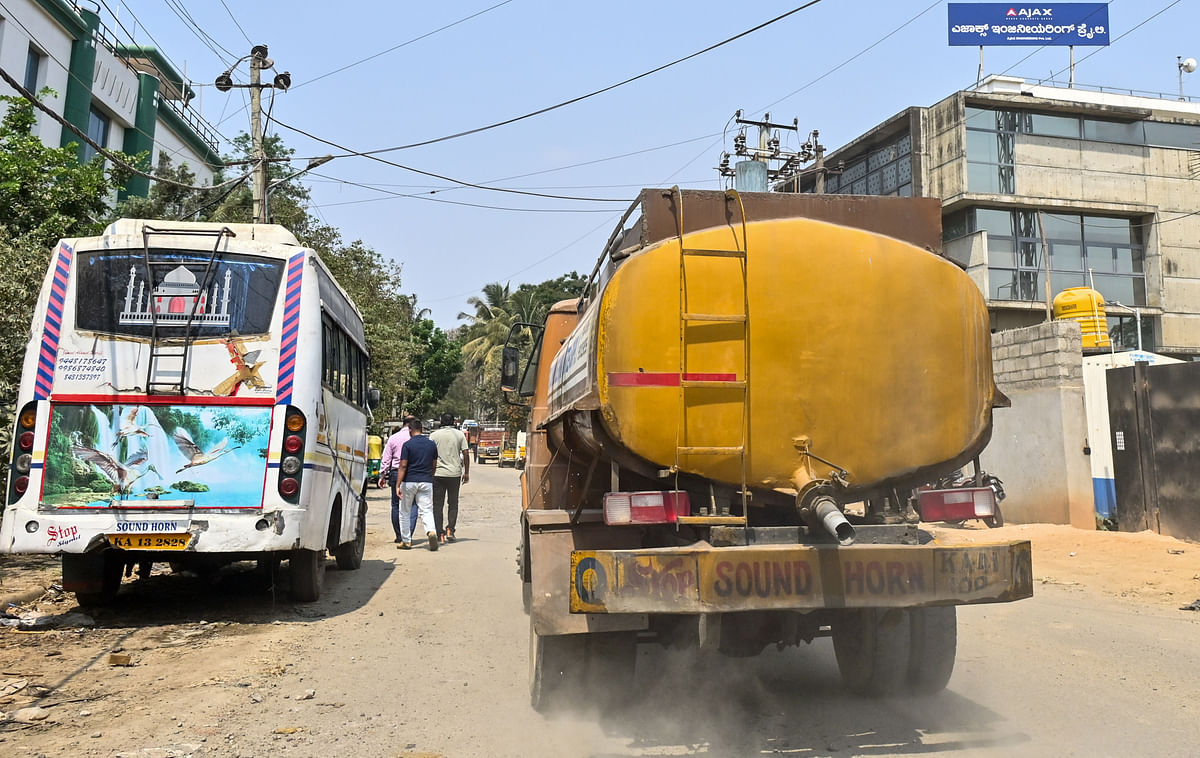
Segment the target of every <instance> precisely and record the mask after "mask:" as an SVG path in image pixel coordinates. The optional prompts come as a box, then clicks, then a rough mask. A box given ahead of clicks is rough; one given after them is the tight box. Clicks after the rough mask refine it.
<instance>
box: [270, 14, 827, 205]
mask: <svg viewBox="0 0 1200 758" xmlns="http://www.w3.org/2000/svg"><path fill="white" fill-rule="evenodd" d="M819 1H820V0H814V2H819ZM271 120H272V121H274V122H275V123H276V124H278V125H280V126H282V127H283V128H284V129H289V130H291V131H293V132H296V133H297V134H303V135H304V136H305V137H308V138H309V139H312V140H316V141H317V142H320V143H322V144H325V145H329V146H330V147H336V148H337V149H338V150H342V151H344V152H347V153H349V154H350V155H353V156H357V157H361V158H370V159H371V160H373V161H378V162H380V163H383V164H385V165H388V166H394V167H395V168H401V169H404V170H405V171H411V172H413V173H414V174H420V175H422V176H428V177H432V178H434V179H441V180H442V181H446V182H450V183H452V184H461V185H462V186H464V187H472V188H474V189H481V190H488V191H490V192H506V193H510V194H513V195H528V196H530V197H544V198H549V199H551V200H580V201H584V202H591V203H626V202H628V199H627V198H616V197H578V196H575V195H551V194H547V193H544V192H527V191H525V190H518V189H510V188H507V187H488V186H485V185H483V184H475V183H474V182H467V181H463V180H462V179H454V178H452V177H449V176H445V175H443V174H435V173H433V172H432V171H423V170H421V169H419V168H413V167H412V166H405V165H404V164H402V163H396V162H395V161H389V160H388V159H387V158H380V157H379V156H378V155H372V154H371V153H362V152H359V151H357V150H353V149H351V148H348V147H346V146H345V145H339V144H338V143H336V142H333V141H330V140H327V139H322V138H321V137H318V136H316V135H315V134H310V133H309V132H306V131H304V130H303V129H300V128H297V127H295V126H290V125H288V124H285V123H283V122H282V121H280V120H279V119H277V118H274V117H272V118H271ZM375 152H379V151H375Z"/></svg>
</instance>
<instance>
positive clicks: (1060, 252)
mask: <svg viewBox="0 0 1200 758" xmlns="http://www.w3.org/2000/svg"><path fill="white" fill-rule="evenodd" d="M1049 244H1050V267H1051V268H1052V269H1054V270H1056V271H1082V270H1083V247H1081V246H1080V245H1078V244H1073V243H1070V242H1051V243H1049Z"/></svg>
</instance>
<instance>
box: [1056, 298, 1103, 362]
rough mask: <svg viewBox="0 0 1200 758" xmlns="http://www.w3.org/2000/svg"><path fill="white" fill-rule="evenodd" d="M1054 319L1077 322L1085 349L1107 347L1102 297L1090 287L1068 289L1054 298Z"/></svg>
mask: <svg viewBox="0 0 1200 758" xmlns="http://www.w3.org/2000/svg"><path fill="white" fill-rule="evenodd" d="M1054 318H1055V319H1072V320H1075V321H1078V322H1079V328H1080V330H1081V331H1082V332H1083V346H1084V347H1085V348H1089V347H1091V348H1095V347H1109V346H1110V345H1111V342H1110V341H1109V339H1108V319H1107V318H1106V317H1105V313H1104V295H1101V294H1100V293H1099V292H1097V291H1096V290H1094V289H1092V288H1091V287H1068V288H1066V289H1065V290H1063V291H1062V292H1060V293H1058V295H1057V296H1056V297H1055V298H1054Z"/></svg>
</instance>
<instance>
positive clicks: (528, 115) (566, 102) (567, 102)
mask: <svg viewBox="0 0 1200 758" xmlns="http://www.w3.org/2000/svg"><path fill="white" fill-rule="evenodd" d="M819 2H821V0H809V2H807V3H804V4H803V5H801V6H799V7H798V8H793V9H792V10H790V11H788V12H786V13H782V14H780V15H778V16H776V17H775V18H772V19H770V20H769V21H764V22H763V23H761V24H759V25H758V26H754V27H751V28H750V29H747V30H746V31H744V32H740V33H738V34H735V35H733V36H732V37H728V38H726V39H724V40H721V41H720V42H717V43H715V44H712V45H709V46H708V47H706V48H704V49H703V50H697V51H696V52H694V53H690V54H688V55H685V56H683V57H682V58H676V59H675V60H673V61H671V62H670V63H664V64H663V65H661V66H658V67H656V68H652V69H650V70H649V71H644V72H642V73H640V74H638V75H636V76H631V77H629V78H628V79H624V80H622V81H619V82H617V83H616V84H610V85H608V86H607V87H603V88H601V89H598V90H593V91H592V92H588V93H587V94H585V95H579V96H578V97H573V98H571V99H570V100H564V101H562V102H561V103H556V104H554V105H548V106H546V107H545V108H539V109H537V110H536V111H531V112H529V113H526V114H524V115H522V116H514V117H513V118H509V119H505V120H503V121H497V122H496V123H494V124H488V125H487V126H480V127H476V128H474V129H468V130H466V131H462V132H456V133H454V134H447V135H445V136H443V137H436V138H434V139H428V140H424V141H422V142H412V143H409V144H407V145H397V146H396V147H385V148H381V149H379V150H370V151H367V152H365V153H361V154H362V155H372V154H375V153H390V152H393V151H395V150H408V149H409V148H413V147H423V146H425V145H433V144H436V143H438V142H446V141H447V140H452V139H458V138H459V137H466V136H467V135H470V134H478V133H480V132H486V131H488V130H489V129H496V128H498V127H501V126H508V125H509V124H515V123H516V122H518V121H524V120H525V119H527V118H533V117H534V116H540V115H542V114H543V113H549V112H550V111H555V110H558V109H559V108H565V107H566V106H568V105H574V104H575V103H578V102H581V101H583V100H587V99H588V98H590V97H595V96H596V95H601V94H604V93H605V92H609V91H611V90H614V89H617V88H618V87H623V86H625V85H626V84H630V83H632V82H636V81H637V80H639V79H645V78H646V77H647V76H650V75H651V74H657V73H658V72H660V71H665V70H666V69H668V68H671V67H672V66H676V65H678V64H680V63H683V62H684V61H689V60H691V59H692V58H696V57H698V56H701V55H704V54H705V53H708V52H711V51H713V50H716V49H717V48H719V47H724V46H725V45H728V44H729V43H731V42H735V41H737V40H739V39H741V38H742V37H745V36H747V35H749V34H753V33H754V32H757V31H759V30H760V29H764V28H766V27H768V26H770V25H772V24H774V23H777V22H779V21H782V20H783V19H785V18H787V17H788V16H792V15H795V14H797V13H799V12H800V11H802V10H805V9H807V8H811V7H812V6H814V5H816V4H817V3H819ZM280 126H282V124H280Z"/></svg>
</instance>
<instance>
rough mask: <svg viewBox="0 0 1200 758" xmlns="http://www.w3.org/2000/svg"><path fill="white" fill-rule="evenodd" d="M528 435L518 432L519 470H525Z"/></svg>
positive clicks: (517, 463)
mask: <svg viewBox="0 0 1200 758" xmlns="http://www.w3.org/2000/svg"><path fill="white" fill-rule="evenodd" d="M527 438H528V435H527V434H526V433H525V432H523V431H521V432H517V461H516V467H517V468H519V469H523V468H525V440H526V439H527Z"/></svg>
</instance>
